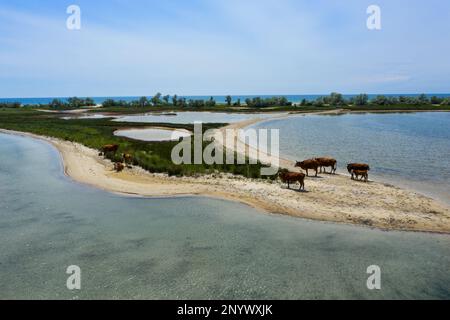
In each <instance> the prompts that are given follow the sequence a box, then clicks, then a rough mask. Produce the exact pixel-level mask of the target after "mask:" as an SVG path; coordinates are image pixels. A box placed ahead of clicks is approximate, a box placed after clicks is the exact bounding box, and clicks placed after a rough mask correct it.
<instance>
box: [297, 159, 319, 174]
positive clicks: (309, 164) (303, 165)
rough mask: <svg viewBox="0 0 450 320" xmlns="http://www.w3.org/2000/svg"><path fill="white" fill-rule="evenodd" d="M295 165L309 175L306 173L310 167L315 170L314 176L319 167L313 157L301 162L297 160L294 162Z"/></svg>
mask: <svg viewBox="0 0 450 320" xmlns="http://www.w3.org/2000/svg"><path fill="white" fill-rule="evenodd" d="M295 166H296V167H300V168H302V169H303V170H306V175H307V176H309V174H308V170H309V169H312V170H315V171H316V177H317V171H318V169H319V167H320V164H319V161H317V160H314V159H309V160H305V161H302V162H299V161H297V163H296V164H295Z"/></svg>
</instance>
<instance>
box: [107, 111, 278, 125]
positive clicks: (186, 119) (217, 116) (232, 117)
mask: <svg viewBox="0 0 450 320" xmlns="http://www.w3.org/2000/svg"><path fill="white" fill-rule="evenodd" d="M276 115H280V114H273V113H272V114H270V113H253V114H245V113H225V112H223V113H222V112H176V113H174V115H164V114H160V115H159V114H144V115H129V116H122V117H117V118H116V119H114V120H113V121H120V122H144V123H145V122H148V123H177V124H192V123H194V122H202V123H235V122H241V121H246V120H251V119H267V118H271V117H274V116H276Z"/></svg>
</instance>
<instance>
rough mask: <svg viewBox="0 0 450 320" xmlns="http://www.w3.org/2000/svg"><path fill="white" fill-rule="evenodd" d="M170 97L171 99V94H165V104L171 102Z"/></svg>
mask: <svg viewBox="0 0 450 320" xmlns="http://www.w3.org/2000/svg"><path fill="white" fill-rule="evenodd" d="M169 99H170V96H169V95H165V96H164V97H163V100H164V103H165V104H169Z"/></svg>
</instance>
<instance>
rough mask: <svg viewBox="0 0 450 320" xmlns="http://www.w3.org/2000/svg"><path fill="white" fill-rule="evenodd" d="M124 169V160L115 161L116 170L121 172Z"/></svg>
mask: <svg viewBox="0 0 450 320" xmlns="http://www.w3.org/2000/svg"><path fill="white" fill-rule="evenodd" d="M123 169H125V165H124V164H123V163H122V162H115V163H114V170H116V172H121V171H123Z"/></svg>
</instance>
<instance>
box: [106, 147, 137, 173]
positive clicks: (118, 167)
mask: <svg viewBox="0 0 450 320" xmlns="http://www.w3.org/2000/svg"><path fill="white" fill-rule="evenodd" d="M117 150H119V145H117V144H107V145H104V146H103V147H102V148H101V149H100V153H99V156H105V157H106V156H107V155H108V154H109V155H112V156H114V155H115V154H116V153H117ZM132 164H133V156H132V155H131V154H128V153H122V157H121V161H116V162H114V170H115V171H116V172H121V171H123V170H124V169H125V167H126V168H131V165H132Z"/></svg>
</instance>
